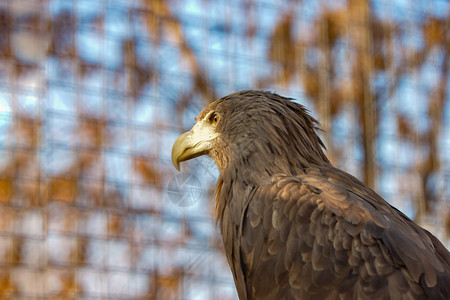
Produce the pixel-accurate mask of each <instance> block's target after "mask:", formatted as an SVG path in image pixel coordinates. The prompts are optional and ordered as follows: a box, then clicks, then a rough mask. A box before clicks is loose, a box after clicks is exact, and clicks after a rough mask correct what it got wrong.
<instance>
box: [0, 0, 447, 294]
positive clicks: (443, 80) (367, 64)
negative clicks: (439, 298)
mask: <svg viewBox="0 0 450 300" xmlns="http://www.w3.org/2000/svg"><path fill="white" fill-rule="evenodd" d="M449 20H450V16H449V4H448V3H447V1H381V0H380V1H366V0H351V1H304V2H302V1H287V2H273V1H259V0H255V1H237V0H235V1H234V0H229V1H207V0H203V1H202V0H190V1H163V0H147V1H144V0H142V1H138V0H134V1H125V0H123V1H120V0H110V1H106V0H105V1H100V0H98V1H92V0H71V1H65V0H59V1H58V0H48V1H37V0H36V1H32V0H28V1H27V0H14V1H13V0H3V1H2V2H1V3H0V158H1V159H0V298H1V299H237V294H236V292H235V288H234V283H233V280H232V276H231V273H230V271H229V268H228V265H227V262H226V259H225V258H224V255H223V249H222V242H221V238H220V235H219V233H218V230H217V228H216V227H215V218H214V204H213V199H212V198H213V189H214V183H215V180H216V179H217V175H218V172H217V169H216V168H215V166H214V164H213V162H212V161H211V160H209V159H208V158H199V159H197V160H194V161H191V162H187V163H186V164H183V165H182V172H181V173H180V174H178V173H177V172H176V170H175V169H174V168H173V166H172V165H171V160H170V152H171V145H172V143H173V142H174V140H175V139H176V138H177V136H178V135H179V134H180V132H182V131H183V130H186V129H188V128H190V126H192V125H193V123H194V120H193V119H194V117H195V116H196V115H197V114H198V113H199V112H200V110H201V109H202V108H203V107H204V106H205V105H206V104H207V103H208V102H210V101H212V100H214V99H216V98H218V97H220V96H224V95H227V94H229V93H231V92H234V91H237V90H242V89H267V90H272V91H277V92H278V93H280V94H282V95H285V96H289V97H292V98H295V99H296V101H298V102H300V103H302V104H304V105H306V106H307V107H308V108H309V109H310V110H311V111H312V113H313V115H314V116H315V117H317V118H318V119H319V120H320V121H321V124H322V128H323V129H324V130H325V131H324V132H322V133H321V134H322V136H323V138H324V140H325V142H326V144H327V147H328V156H329V157H330V159H331V161H332V162H333V164H334V165H336V166H337V167H340V168H343V169H344V170H347V171H348V172H350V173H351V174H353V175H355V176H357V177H358V178H360V179H361V180H363V181H365V182H366V183H367V184H369V185H370V186H372V187H374V188H375V189H376V190H377V191H378V192H379V193H380V194H381V195H382V196H383V197H384V198H385V199H386V200H387V201H389V202H390V203H391V204H393V205H394V206H396V207H398V208H399V209H400V210H402V211H403V212H404V213H405V214H407V215H408V216H409V217H411V218H414V219H415V220H416V221H417V222H419V223H420V224H421V225H422V226H425V227H426V228H428V229H429V230H431V231H432V232H433V233H434V234H435V235H437V236H438V237H439V238H440V239H441V240H442V241H443V242H444V243H445V244H446V245H447V246H448V245H449V243H448V232H449V227H450V217H449V211H448V206H449V198H450V197H449V195H450V191H449V186H450V130H449V128H450V105H449V98H450V97H449V93H448V87H447V85H448V82H449V75H448V65H449V62H448V57H449V49H448V45H449V44H450V43H449V40H448V39H449V35H448V28H449Z"/></svg>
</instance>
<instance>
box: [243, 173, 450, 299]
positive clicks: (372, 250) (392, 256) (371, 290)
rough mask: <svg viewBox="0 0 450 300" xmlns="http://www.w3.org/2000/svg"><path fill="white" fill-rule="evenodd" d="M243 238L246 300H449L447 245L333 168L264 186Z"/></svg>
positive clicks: (250, 206)
mask: <svg viewBox="0 0 450 300" xmlns="http://www.w3.org/2000/svg"><path fill="white" fill-rule="evenodd" d="M239 239H240V243H241V248H240V252H241V253H240V256H241V260H242V272H243V274H244V280H245V285H246V291H247V299H402V298H403V299H421V298H431V299H433V297H436V299H439V298H442V299H445V298H450V291H449V289H450V288H449V282H450V268H449V265H448V263H447V260H448V259H449V258H448V256H447V255H448V254H447V253H448V251H447V252H446V249H445V247H443V246H442V244H440V243H439V244H438V243H436V242H435V238H434V236H432V235H431V234H430V233H428V232H426V231H425V230H424V229H422V228H420V227H419V226H417V225H416V224H414V223H413V222H412V221H411V220H409V219H408V218H407V217H406V216H404V215H403V214H401V213H399V212H398V211H397V210H396V209H394V208H392V207H391V206H390V205H389V204H387V202H385V201H384V200H383V199H382V198H381V197H379V196H378V195H377V194H376V193H375V192H373V191H372V190H370V189H369V188H368V187H366V186H365V185H364V184H362V183H361V182H359V181H358V180H357V179H355V178H354V177H352V176H351V175H348V174H346V173H344V172H342V171H339V170H337V169H334V168H331V167H329V168H326V169H317V168H316V169H311V170H309V171H307V172H306V173H305V174H302V175H298V176H286V175H278V176H274V177H273V178H272V180H271V183H270V184H269V185H267V186H265V187H259V188H258V190H257V192H255V193H254V194H253V197H252V198H251V199H250V201H249V204H248V207H247V210H246V211H245V215H244V217H243V223H242V232H241V236H240V237H239ZM436 240H437V239H436ZM436 249H437V250H436Z"/></svg>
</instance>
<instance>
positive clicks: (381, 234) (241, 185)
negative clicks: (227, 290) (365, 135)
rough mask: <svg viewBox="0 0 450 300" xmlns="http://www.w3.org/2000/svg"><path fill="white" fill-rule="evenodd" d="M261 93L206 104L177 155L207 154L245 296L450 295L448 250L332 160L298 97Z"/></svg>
mask: <svg viewBox="0 0 450 300" xmlns="http://www.w3.org/2000/svg"><path fill="white" fill-rule="evenodd" d="M291 100H292V99H288V98H285V97H282V96H280V95H277V94H274V93H271V92H265V91H252V90H249V91H241V92H237V93H234V94H231V95H229V96H226V97H223V98H221V99H219V100H216V101H215V102H212V103H211V104H209V105H208V106H207V107H206V108H205V109H204V110H203V111H202V112H201V113H200V115H199V117H198V119H197V124H196V125H195V126H194V127H193V128H192V129H191V130H190V131H188V132H186V133H184V134H182V135H181V136H180V137H179V138H178V139H177V140H176V142H175V144H174V145H173V149H172V161H173V164H174V165H175V167H176V168H177V169H178V170H179V163H180V162H182V161H185V160H188V159H191V158H194V157H197V156H200V155H208V156H210V157H211V158H212V159H213V160H214V162H215V163H216V165H217V167H218V169H219V172H220V176H219V179H218V181H217V185H216V190H215V200H216V205H217V221H218V222H219V224H220V229H221V232H222V236H223V243H224V246H225V251H226V255H227V259H228V263H229V265H230V267H231V271H232V273H233V276H234V281H235V284H236V288H237V292H238V295H239V298H240V299H242V300H243V299H450V267H449V265H450V253H449V252H448V251H447V249H446V248H445V247H444V246H443V245H442V244H441V242H440V241H439V240H438V239H437V238H436V237H435V236H433V235H432V234H431V233H430V232H428V231H427V230H425V229H423V228H422V227H420V226H419V225H417V224H415V223H414V222H413V221H412V220H410V219H409V218H408V217H407V216H405V215H404V214H403V213H401V212H400V211H399V210H397V209H396V208H394V207H392V206H391V205H389V204H388V203H387V202H386V201H385V200H384V199H383V198H381V197H380V196H379V195H378V194H377V193H375V192H374V191H373V190H371V189H370V188H369V187H368V186H366V185H365V184H364V183H362V182H361V181H359V180H358V179H356V178H355V177H353V176H351V175H349V174H348V173H346V172H344V171H342V170H339V169H337V168H335V167H333V166H332V165H331V163H330V161H329V160H328V159H327V157H326V156H325V154H324V152H323V150H324V144H323V143H322V141H321V140H320V138H319V136H318V135H317V133H316V131H317V130H318V127H317V126H318V125H317V124H318V122H317V121H316V120H315V119H314V118H313V117H312V116H310V115H309V113H308V111H307V109H305V107H304V106H302V105H300V104H297V103H295V102H292V101H291Z"/></svg>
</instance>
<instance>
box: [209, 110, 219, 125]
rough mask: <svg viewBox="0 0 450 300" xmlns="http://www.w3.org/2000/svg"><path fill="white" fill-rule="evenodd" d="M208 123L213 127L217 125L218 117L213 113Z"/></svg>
mask: <svg viewBox="0 0 450 300" xmlns="http://www.w3.org/2000/svg"><path fill="white" fill-rule="evenodd" d="M209 122H211V124H213V125H214V126H216V125H217V123H219V115H218V114H216V113H213V114H212V115H211V117H210V118H209Z"/></svg>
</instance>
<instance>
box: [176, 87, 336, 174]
mask: <svg viewBox="0 0 450 300" xmlns="http://www.w3.org/2000/svg"><path fill="white" fill-rule="evenodd" d="M291 100H292V99H290V98H285V97H282V96H280V95H278V94H275V93H271V92H266V91H254V90H247V91H240V92H236V93H233V94H231V95H228V96H225V97H223V98H220V99H218V100H216V101H214V102H212V103H210V104H209V105H208V106H206V107H205V108H204V109H203V110H202V111H201V112H200V114H199V116H198V118H196V120H197V123H196V124H195V125H194V127H192V129H191V130H189V131H188V132H185V133H183V134H182V135H181V136H180V137H179V138H178V139H177V140H176V141H175V143H174V145H173V148H172V162H173V164H174V166H175V167H176V168H177V169H178V170H179V169H180V162H182V161H186V160H188V159H191V158H194V157H198V156H200V155H208V156H210V157H211V158H212V159H213V160H214V161H215V163H216V165H217V167H218V169H219V171H220V172H221V173H222V172H223V171H224V170H232V169H240V168H239V167H241V166H242V167H245V168H242V169H241V170H244V169H245V170H247V172H255V174H259V176H261V174H266V175H268V176H272V175H273V174H274V173H285V174H292V173H297V172H299V171H300V170H301V169H303V168H305V167H308V166H310V165H323V164H328V163H329V161H328V159H327V157H326V156H325V154H324V152H323V148H324V145H323V143H322V141H321V140H320V138H319V136H318V135H317V133H316V130H317V129H318V128H317V124H318V122H317V121H316V120H315V119H314V118H313V117H312V116H311V115H310V114H309V113H308V110H307V109H306V108H305V107H304V106H303V105H301V104H298V103H295V102H293V101H291ZM245 175H250V174H245ZM247 177H249V178H250V177H251V176H247Z"/></svg>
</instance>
